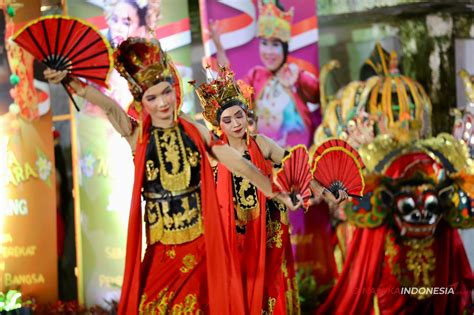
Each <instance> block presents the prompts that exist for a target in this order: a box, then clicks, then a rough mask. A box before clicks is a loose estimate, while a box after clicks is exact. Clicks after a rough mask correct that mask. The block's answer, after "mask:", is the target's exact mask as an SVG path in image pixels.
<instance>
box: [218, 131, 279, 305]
mask: <svg viewBox="0 0 474 315" xmlns="http://www.w3.org/2000/svg"><path fill="white" fill-rule="evenodd" d="M223 140H224V142H225V143H228V140H227V138H226V137H225V135H224V136H223ZM249 140H250V141H249V145H248V150H249V153H250V160H251V162H252V164H253V165H255V166H256V167H257V168H258V169H259V170H260V171H262V173H263V174H264V175H266V176H270V174H271V165H270V163H269V162H268V161H266V160H265V158H264V157H263V154H262V152H261V151H260V149H259V147H258V145H257V143H256V142H255V140H254V139H253V138H250V139H249ZM217 191H218V193H219V203H220V205H221V207H222V208H223V209H224V212H225V213H227V214H230V220H229V222H230V227H229V228H230V229H232V231H234V232H233V234H232V235H233V237H231V241H232V243H233V245H232V246H233V248H234V249H236V241H235V233H236V232H235V217H234V202H233V199H232V198H233V196H234V192H233V189H232V173H230V172H229V171H228V170H227V168H226V167H225V166H224V165H222V164H221V163H219V165H218V167H217ZM257 197H258V202H259V204H260V216H259V217H258V219H256V220H253V221H252V222H249V223H248V224H247V230H246V233H245V245H244V246H245V251H246V252H245V257H248V258H249V259H248V261H246V263H245V269H246V270H247V274H246V283H247V287H246V292H244V295H245V296H246V303H245V304H246V305H245V307H246V308H247V309H246V312H247V314H260V313H261V312H262V301H263V292H264V280H265V279H264V278H265V250H266V238H267V233H266V216H265V213H266V205H265V203H266V197H265V195H264V194H263V193H262V192H261V191H260V190H258V191H257ZM244 290H245V289H244ZM249 307H250V309H249Z"/></svg>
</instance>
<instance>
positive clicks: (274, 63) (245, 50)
mask: <svg viewBox="0 0 474 315" xmlns="http://www.w3.org/2000/svg"><path fill="white" fill-rule="evenodd" d="M259 2H260V3H259ZM276 2H277V3H276V6H275V4H274V1H264V2H261V1H260V0H259V1H257V0H242V1H233V0H219V1H205V0H201V1H200V10H201V25H202V32H203V34H202V35H203V44H204V50H205V55H206V58H205V60H204V66H206V65H211V66H212V67H213V68H214V69H215V68H216V66H217V64H221V65H222V64H225V63H228V64H230V66H231V68H232V70H233V71H234V72H235V74H236V78H237V79H243V80H244V81H246V82H247V83H249V84H250V85H252V86H253V88H254V90H255V101H256V109H255V113H256V116H257V118H258V124H257V125H258V132H259V133H262V134H264V135H266V136H268V137H270V138H272V139H273V140H275V141H276V142H277V143H278V144H280V145H282V146H284V147H290V146H294V145H296V144H304V145H307V146H310V145H311V143H312V138H313V132H314V130H315V128H316V127H317V126H318V125H319V123H320V121H321V115H320V113H319V110H318V107H319V106H318V105H317V104H316V103H319V81H318V79H317V76H318V69H317V64H318V48H317V41H318V28H317V17H316V3H315V1H298V0H285V1H284V0H282V1H276ZM270 5H273V7H270ZM262 17H263V18H262ZM282 29H283V30H286V29H288V32H289V34H288V35H287V36H286V33H285V32H284V31H283V32H282ZM216 30H217V31H216ZM259 32H260V33H262V32H266V33H268V36H266V37H265V36H261V34H260V35H259ZM283 37H284V38H283ZM286 37H289V38H286ZM216 38H217V40H219V41H220V43H221V45H219V44H218V43H216V42H215V41H216ZM216 44H217V45H216ZM220 47H222V48H220ZM223 54H224V55H225V57H226V58H224V59H223V60H219V59H222V58H220V57H219V56H222V55H223ZM226 59H227V60H226ZM285 59H286V60H285Z"/></svg>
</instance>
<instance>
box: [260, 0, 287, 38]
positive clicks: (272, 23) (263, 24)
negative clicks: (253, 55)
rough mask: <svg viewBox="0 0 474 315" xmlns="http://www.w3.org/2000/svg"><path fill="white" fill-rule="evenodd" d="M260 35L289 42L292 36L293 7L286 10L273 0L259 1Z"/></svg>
mask: <svg viewBox="0 0 474 315" xmlns="http://www.w3.org/2000/svg"><path fill="white" fill-rule="evenodd" d="M258 10H259V12H260V13H259V17H258V33H257V36H258V37H264V38H276V39H279V40H281V41H283V42H288V41H289V40H290V38H291V22H292V20H293V8H291V9H290V10H289V11H287V12H285V11H282V10H280V9H279V8H278V7H277V6H276V5H275V3H274V1H272V0H267V1H262V0H259V1H258Z"/></svg>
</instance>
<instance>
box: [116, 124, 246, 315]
mask: <svg viewBox="0 0 474 315" xmlns="http://www.w3.org/2000/svg"><path fill="white" fill-rule="evenodd" d="M178 123H179V124H181V126H182V127H183V129H184V132H185V133H186V134H187V135H188V136H189V137H190V138H191V140H192V141H193V142H194V143H195V145H196V146H197V148H198V150H199V152H200V154H201V156H202V159H201V204H202V211H203V213H202V215H203V222H204V238H205V248H206V252H205V255H206V269H207V282H208V290H209V307H210V312H211V314H216V315H221V314H224V315H225V314H244V311H243V302H242V296H241V294H239V292H241V289H240V288H241V283H240V274H239V273H238V269H237V266H236V264H235V262H234V260H233V253H232V249H231V246H230V243H229V240H230V236H229V233H230V230H229V227H230V224H229V222H228V216H226V215H225V211H221V210H220V208H219V204H218V201H217V193H216V189H215V185H214V180H213V174H212V170H211V166H210V164H209V162H208V160H207V159H206V158H205V156H206V148H205V144H204V141H203V139H202V136H201V134H200V133H199V131H198V130H197V129H196V127H195V126H194V125H193V124H192V123H190V122H187V121H186V120H184V119H181V118H179V119H178ZM150 124H151V119H150V118H149V117H146V119H145V121H144V126H143V139H142V141H141V142H139V143H137V148H136V151H135V161H134V162H135V181H134V186H133V194H132V204H131V209H130V216H129V223H128V236H127V248H126V258H125V273H124V281H123V286H122V295H121V299H120V304H119V312H118V313H119V314H121V315H125V314H126V315H133V314H137V313H138V306H139V301H140V290H141V284H140V271H141V244H142V213H141V189H142V184H143V174H144V164H145V153H146V146H147V144H148V139H149V136H150V134H149V127H150ZM232 231H233V230H232ZM177 246H179V245H177ZM239 290H240V291H239Z"/></svg>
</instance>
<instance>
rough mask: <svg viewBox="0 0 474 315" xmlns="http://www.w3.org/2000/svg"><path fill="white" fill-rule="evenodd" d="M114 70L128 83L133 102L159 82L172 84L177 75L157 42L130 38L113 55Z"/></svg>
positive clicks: (139, 99)
mask: <svg viewBox="0 0 474 315" xmlns="http://www.w3.org/2000/svg"><path fill="white" fill-rule="evenodd" d="M114 57H115V64H114V66H115V69H116V70H117V71H118V72H119V73H120V75H121V76H122V77H124V78H125V79H126V80H127V81H128V86H129V88H130V92H132V94H133V97H134V99H135V101H141V99H142V96H143V93H144V92H145V91H146V90H147V89H148V88H150V87H152V86H153V85H155V84H157V83H159V82H161V81H170V82H171V83H174V81H175V79H176V76H177V73H176V70H175V69H174V66H173V63H172V61H171V60H170V58H169V57H168V55H167V53H166V52H164V51H163V50H162V49H161V46H160V43H159V42H158V41H157V40H154V39H152V40H148V39H145V38H138V37H130V38H128V39H127V40H125V41H123V42H122V43H121V44H120V45H119V47H118V48H117V50H116V51H115V54H114Z"/></svg>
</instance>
